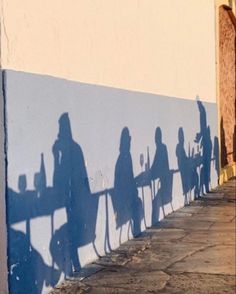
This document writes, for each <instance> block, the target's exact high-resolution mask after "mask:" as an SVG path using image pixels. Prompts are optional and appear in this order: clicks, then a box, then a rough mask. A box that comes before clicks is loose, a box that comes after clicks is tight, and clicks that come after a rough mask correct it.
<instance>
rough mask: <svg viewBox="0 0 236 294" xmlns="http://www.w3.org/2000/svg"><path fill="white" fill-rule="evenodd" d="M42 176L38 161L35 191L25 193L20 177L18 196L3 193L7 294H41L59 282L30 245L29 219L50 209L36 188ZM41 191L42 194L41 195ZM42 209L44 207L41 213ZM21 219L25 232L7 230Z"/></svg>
mask: <svg viewBox="0 0 236 294" xmlns="http://www.w3.org/2000/svg"><path fill="white" fill-rule="evenodd" d="M41 158H43V156H41ZM44 176H45V174H42V162H41V169H40V172H39V173H37V181H38V182H37V185H38V186H37V187H38V191H37V190H36V189H35V190H32V191H30V190H27V178H26V175H24V174H22V175H20V176H19V178H18V188H19V193H17V192H15V191H13V190H12V189H10V188H9V189H8V191H7V196H8V212H9V213H8V223H7V226H8V235H7V237H8V268H9V291H10V293H17V294H21V293H22V294H24V293H34V294H36V293H42V289H43V285H44V284H45V285H47V286H49V285H50V286H52V287H53V286H54V285H56V283H57V282H58V281H59V277H60V272H59V271H58V270H57V269H52V268H51V267H50V266H48V265H47V264H45V262H44V260H43V258H42V256H41V255H40V253H39V252H38V251H37V250H36V249H35V248H34V247H33V246H32V243H31V219H32V218H34V217H37V216H38V215H40V216H41V215H42V214H43V213H45V214H48V210H50V205H47V204H48V202H47V201H45V199H46V197H47V196H48V197H49V198H50V199H51V195H50V193H48V192H46V191H45V190H43V186H41V185H40V183H43V179H45V178H44ZM35 184H36V183H35ZM43 191H44V192H45V193H46V194H45V195H42V192H43ZM41 197H42V198H41ZM41 200H42V202H41ZM42 206H45V211H44V212H43V208H42ZM46 207H47V209H46ZM23 220H24V221H25V232H21V231H17V230H15V229H13V228H12V227H11V224H14V223H17V222H19V221H23Z"/></svg>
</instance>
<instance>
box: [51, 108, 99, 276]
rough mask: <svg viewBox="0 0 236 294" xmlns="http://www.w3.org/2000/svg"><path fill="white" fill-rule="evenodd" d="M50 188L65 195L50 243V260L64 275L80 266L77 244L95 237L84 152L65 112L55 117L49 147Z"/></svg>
mask: <svg viewBox="0 0 236 294" xmlns="http://www.w3.org/2000/svg"><path fill="white" fill-rule="evenodd" d="M52 152H53V157H54V174H53V188H54V190H55V191H56V192H57V193H58V194H59V195H61V196H62V198H63V199H65V203H64V205H65V209H66V215H67V222H66V223H65V224H64V225H63V226H61V227H60V228H59V229H58V230H56V231H55V232H54V234H53V237H52V239H51V243H50V251H51V254H52V257H53V261H54V262H55V263H56V264H57V266H58V267H59V269H60V270H61V271H62V272H64V273H65V274H66V275H67V274H68V275H71V273H72V272H73V271H79V270H80V268H81V265H80V260H79V254H78V248H79V247H80V246H84V245H87V244H89V243H92V244H93V247H94V250H95V252H96V254H97V255H98V253H97V250H96V247H95V238H96V232H95V230H96V221H97V210H98V198H97V197H93V196H92V194H91V191H90V187H89V182H88V175H87V170H86V166H85V160H84V155H83V152H82V149H81V147H80V145H79V144H78V143H76V142H75V141H74V140H73V137H72V132H71V126H70V120H69V116H68V114H67V113H64V114H62V115H61V117H60V119H59V133H58V137H57V139H56V141H55V142H54V144H53V147H52Z"/></svg>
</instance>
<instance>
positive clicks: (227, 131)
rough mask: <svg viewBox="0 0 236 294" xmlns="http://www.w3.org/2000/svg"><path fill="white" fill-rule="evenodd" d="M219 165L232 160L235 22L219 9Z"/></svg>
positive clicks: (228, 13)
mask: <svg viewBox="0 0 236 294" xmlns="http://www.w3.org/2000/svg"><path fill="white" fill-rule="evenodd" d="M219 46H220V52H219V66H220V116H221V117H220V119H221V123H220V127H221V166H222V167H223V166H225V165H226V164H228V163H230V162H232V161H233V157H234V156H233V149H234V145H235V144H234V140H233V138H234V136H235V135H234V129H235V127H234V126H235V23H234V19H233V15H232V12H231V11H230V10H228V9H226V8H225V7H223V6H222V7H220V9H219Z"/></svg>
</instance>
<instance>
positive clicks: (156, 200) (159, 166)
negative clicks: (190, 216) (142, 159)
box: [150, 127, 173, 224]
mask: <svg viewBox="0 0 236 294" xmlns="http://www.w3.org/2000/svg"><path fill="white" fill-rule="evenodd" d="M155 143H156V151H155V156H154V160H153V163H152V165H151V169H150V175H151V180H152V181H153V199H152V224H155V223H156V222H158V221H159V213H160V212H159V209H160V206H161V208H162V212H163V216H165V215H166V213H165V205H166V204H168V203H170V204H171V208H172V211H173V207H172V185H173V171H171V170H170V167H169V159H168V151H167V147H166V145H165V144H164V143H163V141H162V132H161V128H160V127H157V128H156V132H155ZM157 179H158V180H159V182H157V187H156V185H155V180H157Z"/></svg>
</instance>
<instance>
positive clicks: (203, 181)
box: [195, 100, 212, 193]
mask: <svg viewBox="0 0 236 294" xmlns="http://www.w3.org/2000/svg"><path fill="white" fill-rule="evenodd" d="M197 105H198V110H199V113H200V131H199V132H198V133H197V134H196V138H195V142H196V143H198V144H199V143H200V146H201V147H202V168H201V172H200V173H201V174H200V186H201V188H200V190H201V191H202V193H203V192H204V191H203V190H204V189H203V187H205V192H206V193H208V192H209V191H210V188H209V184H210V167H211V153H212V142H211V137H210V127H209V126H208V127H207V117H206V109H205V107H204V106H203V104H202V102H201V101H200V100H197Z"/></svg>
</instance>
